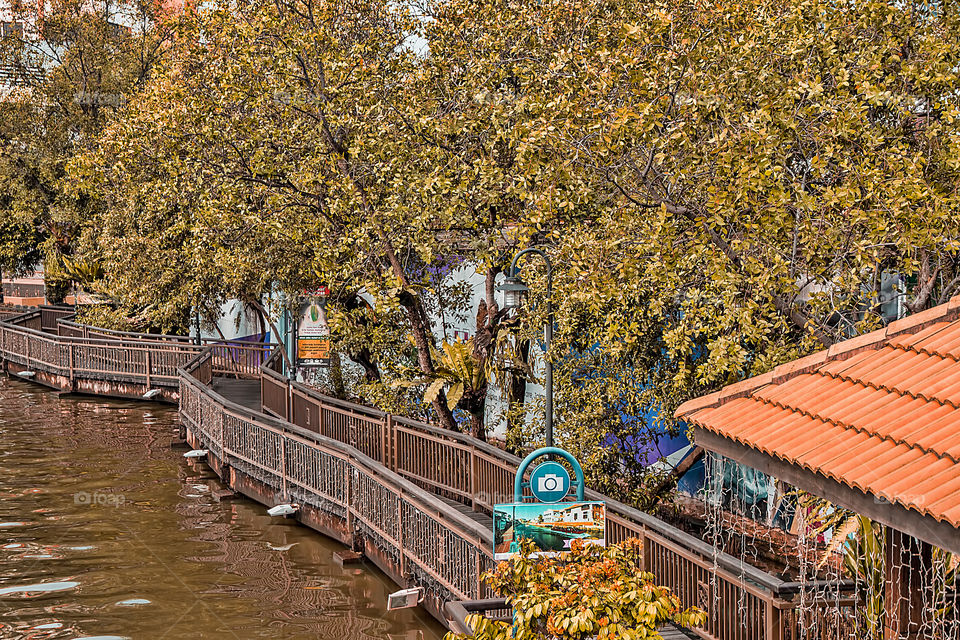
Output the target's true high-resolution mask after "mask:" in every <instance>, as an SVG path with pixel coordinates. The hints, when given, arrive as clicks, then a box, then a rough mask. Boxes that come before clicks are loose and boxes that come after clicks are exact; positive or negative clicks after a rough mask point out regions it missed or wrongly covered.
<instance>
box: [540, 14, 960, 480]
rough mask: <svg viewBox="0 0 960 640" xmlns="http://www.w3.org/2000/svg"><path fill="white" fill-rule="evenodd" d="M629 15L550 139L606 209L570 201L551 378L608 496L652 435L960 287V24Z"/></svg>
mask: <svg viewBox="0 0 960 640" xmlns="http://www.w3.org/2000/svg"><path fill="white" fill-rule="evenodd" d="M588 6H589V7H592V8H593V10H594V11H602V10H603V9H604V8H605V7H607V6H608V5H607V4H606V3H603V2H596V3H587V2H576V3H569V4H567V3H561V2H556V3H549V2H548V3H543V12H544V13H543V14H540V15H539V17H540V18H542V19H544V24H551V21H550V19H549V12H551V11H554V12H557V13H561V12H562V13H563V15H564V16H565V15H566V14H567V11H566V9H567V7H570V11H572V12H573V13H574V14H577V13H578V12H580V11H586V10H587V7H588ZM619 12H620V13H619V15H618V17H615V18H613V19H614V20H615V21H616V24H617V25H619V27H621V28H620V30H619V31H618V29H616V28H614V27H612V26H611V28H610V29H609V34H610V36H609V38H608V39H607V40H606V41H602V42H599V43H598V42H596V41H591V40H589V39H588V38H583V39H580V40H573V41H572V42H571V43H570V44H568V45H567V46H566V47H558V48H557V49H556V50H555V55H554V57H553V58H552V60H551V63H550V64H547V65H544V66H543V67H542V69H541V73H542V76H543V77H544V78H547V77H551V76H552V77H555V78H557V81H556V82H554V83H553V85H552V87H553V89H552V92H551V93H550V97H549V104H550V105H551V111H550V114H549V115H550V116H551V117H550V118H545V119H544V121H543V122H542V123H541V124H540V125H539V126H538V127H537V128H536V129H535V130H532V131H529V132H527V133H526V136H527V138H528V140H529V141H530V145H531V147H533V148H534V149H536V152H537V153H538V154H541V155H542V156H543V157H547V158H553V159H556V160H555V161H554V162H553V163H551V164H549V165H548V166H549V167H552V168H553V169H554V170H555V171H556V172H557V173H559V174H560V176H561V177H563V176H566V175H567V174H569V173H574V174H576V175H578V176H580V178H581V181H582V185H583V186H582V188H581V189H580V190H579V191H578V192H577V193H576V194H574V195H573V196H571V195H569V194H564V195H563V197H562V198H561V197H557V198H555V199H552V202H554V203H555V204H556V206H558V207H559V206H563V207H566V208H567V210H568V211H569V212H570V216H571V218H572V221H573V224H571V225H568V226H567V227H565V228H562V229H557V230H556V231H554V232H551V233H549V234H547V236H546V238H545V240H546V243H547V244H548V245H552V249H551V253H552V256H553V259H554V262H555V264H557V265H560V268H558V270H557V271H558V273H557V275H556V283H555V297H554V301H555V306H556V314H557V327H556V333H555V342H554V345H555V348H554V350H553V354H552V356H551V357H552V358H553V360H554V363H555V370H556V373H555V379H556V388H557V411H558V418H559V420H558V422H559V424H558V436H559V439H560V442H562V443H563V444H564V445H566V446H567V447H568V448H571V449H573V450H575V451H577V453H578V454H579V455H580V456H581V457H582V458H584V459H586V460H587V461H588V464H587V465H586V466H587V473H588V475H591V476H592V477H593V478H596V479H598V480H599V481H601V482H602V481H603V478H604V477H606V478H608V479H609V478H615V474H613V473H611V471H613V470H618V469H620V468H621V467H622V466H623V465H624V463H626V464H627V465H628V466H634V468H636V465H635V464H633V463H635V462H636V460H637V455H638V453H639V452H638V451H637V450H636V449H634V447H633V446H632V445H633V444H634V443H637V442H638V440H639V443H641V444H643V443H644V442H645V441H646V438H645V436H644V435H643V431H644V429H643V426H644V424H643V423H644V422H645V420H644V419H643V418H646V417H647V416H649V417H650V418H651V419H652V420H653V421H654V422H655V424H656V423H659V426H662V427H664V428H667V429H675V428H676V427H675V426H674V425H673V420H672V413H673V410H674V408H675V407H676V406H677V405H678V404H679V403H680V402H682V401H683V400H685V399H687V398H689V397H692V396H695V395H698V394H701V393H704V392H707V391H710V390H712V389H716V388H718V387H720V386H722V385H724V384H727V383H731V382H735V381H737V380H739V379H742V378H745V377H748V376H751V375H754V374H758V373H762V372H764V371H768V370H769V369H771V368H772V367H774V366H776V365H777V364H780V363H782V362H786V361H789V360H792V359H794V358H797V357H799V356H802V355H805V354H807V353H809V352H811V351H814V350H817V349H821V348H824V347H827V346H829V345H830V344H832V343H833V342H835V341H836V340H840V339H844V338H847V337H850V336H852V335H856V334H858V333H860V332H863V331H867V330H870V329H873V328H876V327H878V326H880V325H881V324H882V323H883V322H884V321H886V320H885V319H884V318H882V317H881V315H880V306H879V304H880V297H879V293H880V288H881V283H882V281H883V280H884V278H885V275H886V274H897V275H898V276H899V278H900V281H901V283H902V286H903V289H904V291H903V292H902V294H901V295H902V296H903V299H904V302H905V307H906V309H907V311H908V312H911V313H912V312H916V311H919V310H922V309H924V308H927V307H929V306H931V305H933V304H937V303H940V302H945V301H946V300H947V299H948V298H949V296H951V295H953V294H955V293H956V292H957V291H958V285H960V280H957V274H958V273H960V271H958V268H960V262H958V258H960V253H958V244H957V233H956V231H957V229H958V228H960V200H958V197H957V195H958V193H960V191H958V184H960V173H958V169H960V146H958V145H960V120H958V115H960V112H958V94H957V92H956V90H955V87H956V86H957V81H958V80H960V78H958V73H960V67H958V65H957V62H958V60H960V35H958V34H960V30H958V26H960V25H958V21H960V12H958V11H957V6H956V4H955V3H950V2H948V3H933V4H924V3H907V4H902V3H887V2H856V3H831V2H818V1H810V2H801V3H788V4H783V3H775V2H769V1H767V0H756V1H751V2H746V3H736V4H731V3H716V2H705V3H696V4H694V5H691V4H683V3H677V2H670V1H668V2H657V3H654V4H650V3H643V4H642V6H641V4H640V3H625V4H622V5H621V6H620V8H619ZM545 31H549V29H545ZM571 78H573V79H575V80H569V79H571ZM561 79H567V81H565V82H564V81H561ZM541 181H542V184H547V185H549V184H552V183H553V182H554V181H553V180H551V179H550V178H549V176H544V177H543V178H541ZM541 193H542V194H544V197H547V196H546V193H547V190H546V189H545V188H544V189H543V190H542V191H541ZM574 196H575V197H574ZM532 286H533V287H534V289H535V291H537V294H538V295H542V292H543V281H542V280H537V279H534V280H533V282H532ZM541 323H542V314H538V313H536V312H534V314H533V315H532V316H531V317H530V318H529V325H528V326H530V327H538V326H540V325H541ZM531 334H532V331H531V332H530V333H529V334H528V335H531ZM611 444H613V445H614V446H613V447H611V446H610V445H611ZM640 448H642V447H640ZM607 484H608V485H609V484H621V483H618V482H617V481H616V480H613V482H610V481H609V480H608V481H607ZM622 485H624V489H625V490H627V491H629V490H632V489H633V488H634V487H636V486H637V485H638V479H635V478H630V480H628V481H626V482H623V483H622ZM614 489H615V488H614V487H608V490H611V491H612V493H614V494H615V495H616V494H617V492H616V491H615V490H614ZM621 495H622V494H621Z"/></svg>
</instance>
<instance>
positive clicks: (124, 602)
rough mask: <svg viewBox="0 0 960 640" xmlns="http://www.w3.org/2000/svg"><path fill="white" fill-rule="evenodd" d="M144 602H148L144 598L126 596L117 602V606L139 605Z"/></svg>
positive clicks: (148, 602)
mask: <svg viewBox="0 0 960 640" xmlns="http://www.w3.org/2000/svg"><path fill="white" fill-rule="evenodd" d="M144 604H150V601H149V600H147V599H146V598H127V599H126V600H121V601H120V602H118V603H117V606H118V607H139V606H141V605H144Z"/></svg>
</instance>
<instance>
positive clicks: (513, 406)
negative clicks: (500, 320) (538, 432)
mask: <svg viewBox="0 0 960 640" xmlns="http://www.w3.org/2000/svg"><path fill="white" fill-rule="evenodd" d="M517 352H518V355H519V357H520V359H521V360H523V362H529V360H530V341H529V340H521V341H520V344H519V346H518V347H517ZM526 401H527V374H526V373H525V372H524V371H523V370H522V369H514V370H513V371H512V373H511V374H510V385H509V387H508V388H507V451H509V452H511V453H514V454H518V453H520V451H521V450H522V449H523V444H524V442H523V426H524V422H525V411H524V406H525V405H526Z"/></svg>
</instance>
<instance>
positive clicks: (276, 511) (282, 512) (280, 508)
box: [267, 504, 300, 516]
mask: <svg viewBox="0 0 960 640" xmlns="http://www.w3.org/2000/svg"><path fill="white" fill-rule="evenodd" d="M299 510H300V505H296V504H278V505H277V506H275V507H273V508H270V509H267V514H269V515H271V516H289V515H291V514H294V513H296V512H297V511H299Z"/></svg>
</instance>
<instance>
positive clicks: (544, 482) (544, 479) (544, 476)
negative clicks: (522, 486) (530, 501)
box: [530, 462, 570, 502]
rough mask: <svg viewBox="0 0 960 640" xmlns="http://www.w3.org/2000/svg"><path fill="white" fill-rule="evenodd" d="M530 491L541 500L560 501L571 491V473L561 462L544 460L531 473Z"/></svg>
mask: <svg viewBox="0 0 960 640" xmlns="http://www.w3.org/2000/svg"><path fill="white" fill-rule="evenodd" d="M530 491H532V492H533V497H534V498H536V499H537V500H539V501H540V502H560V501H561V500H563V499H564V498H566V497H567V492H568V491H570V474H569V473H567V470H566V469H564V468H563V465H561V464H557V463H556V462H544V463H543V464H541V465H540V466H538V467H537V468H536V469H534V470H533V473H531V474H530Z"/></svg>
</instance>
